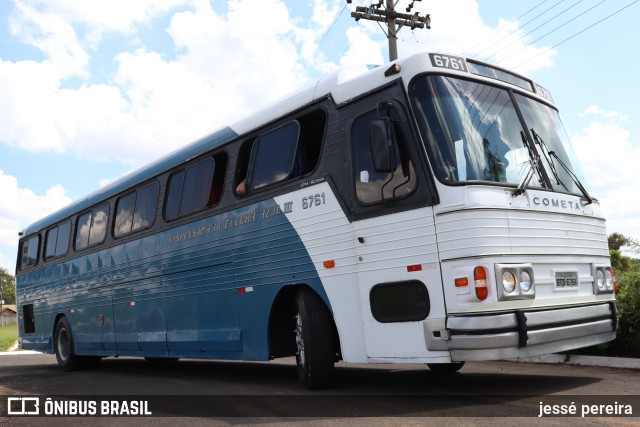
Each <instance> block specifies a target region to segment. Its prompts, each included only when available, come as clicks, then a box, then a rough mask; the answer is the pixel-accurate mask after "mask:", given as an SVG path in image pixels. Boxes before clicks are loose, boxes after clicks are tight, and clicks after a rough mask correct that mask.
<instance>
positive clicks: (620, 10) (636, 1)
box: [512, 0, 640, 70]
mask: <svg viewBox="0 0 640 427" xmlns="http://www.w3.org/2000/svg"><path fill="white" fill-rule="evenodd" d="M639 1H640V0H634V1H632V2H631V3H629V4H628V5H626V6H624V7H622V8H621V9H618V10H616V11H615V12H613V13H611V14H609V15H607V16H605V17H604V18H602V19H601V20H599V21H597V22H594V23H593V24H591V25H589V26H588V27H587V28H585V29H583V30H581V31H579V32H577V33H575V34H574V35H572V36H571V37H567V38H566V39H564V40H562V41H561V42H560V43H557V44H555V45H553V46H551V47H550V48H548V49H547V50H545V51H543V52H541V53H539V54H537V55H535V56H532V57H531V58H529V59H527V60H526V61H524V62H522V63H520V64H518V65H516V66H515V67H512V69H514V70H515V69H516V68H518V67H520V66H522V65H524V64H526V63H527V62H529V61H532V60H534V59H535V58H537V57H538V56H540V55H543V54H545V53H547V52H548V51H550V50H551V49H554V48H556V47H558V46H560V45H561V44H563V43H565V42H567V41H569V40H571V39H573V38H574V37H577V36H578V35H580V34H582V33H584V32H585V31H587V30H589V29H591V28H593V27H595V26H596V25H598V24H599V23H601V22H603V21H606V20H607V19H609V18H611V17H612V16H614V15H617V14H618V13H620V12H622V11H623V10H625V9H627V8H628V7H630V6H632V5H634V4H636V3H638V2H639Z"/></svg>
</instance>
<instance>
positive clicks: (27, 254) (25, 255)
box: [20, 235, 40, 270]
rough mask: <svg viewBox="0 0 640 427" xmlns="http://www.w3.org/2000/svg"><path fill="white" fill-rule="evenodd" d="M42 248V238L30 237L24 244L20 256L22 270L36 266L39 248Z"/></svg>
mask: <svg viewBox="0 0 640 427" xmlns="http://www.w3.org/2000/svg"><path fill="white" fill-rule="evenodd" d="M39 246H40V236H38V235H36V236H33V237H30V238H29V239H28V240H26V241H25V242H23V243H22V251H21V255H20V270H24V269H25V268H29V267H31V266H34V265H36V263H37V262H38V248H39Z"/></svg>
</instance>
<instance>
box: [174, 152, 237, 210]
mask: <svg viewBox="0 0 640 427" xmlns="http://www.w3.org/2000/svg"><path fill="white" fill-rule="evenodd" d="M226 169H227V155H226V154H225V153H218V154H216V155H215V156H214V157H209V158H207V159H204V160H202V161H200V162H198V163H196V164H194V165H192V166H189V167H188V168H186V169H182V170H180V171H178V172H175V173H174V174H173V175H171V177H170V178H169V186H168V190H167V198H166V202H165V209H164V217H165V219H166V220H167V221H172V220H174V219H176V218H179V217H182V216H184V215H188V214H190V213H194V212H197V211H200V210H202V209H204V208H206V207H211V206H215V205H216V204H218V202H219V201H220V198H221V197H222V189H223V187H224V175H225V172H226Z"/></svg>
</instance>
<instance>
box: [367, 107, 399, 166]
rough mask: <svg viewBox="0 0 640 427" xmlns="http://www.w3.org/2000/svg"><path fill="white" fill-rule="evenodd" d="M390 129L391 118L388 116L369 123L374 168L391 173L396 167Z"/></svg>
mask: <svg viewBox="0 0 640 427" xmlns="http://www.w3.org/2000/svg"><path fill="white" fill-rule="evenodd" d="M389 129H390V120H389V118H388V117H383V118H381V119H376V120H373V121H372V122H371V123H369V146H370V147H371V158H372V159H373V169H374V170H375V171H376V172H379V173H391V172H393V171H394V169H395V165H394V164H393V151H392V148H393V145H392V141H391V135H390V133H389Z"/></svg>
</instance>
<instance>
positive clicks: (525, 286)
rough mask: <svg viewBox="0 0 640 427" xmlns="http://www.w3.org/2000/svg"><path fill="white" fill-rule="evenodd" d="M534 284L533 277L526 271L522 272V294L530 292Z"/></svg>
mask: <svg viewBox="0 0 640 427" xmlns="http://www.w3.org/2000/svg"><path fill="white" fill-rule="evenodd" d="M532 284H533V282H532V281H531V275H530V274H529V273H527V272H526V271H524V270H523V271H521V272H520V290H521V291H522V292H529V291H530V290H531V285H532Z"/></svg>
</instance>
